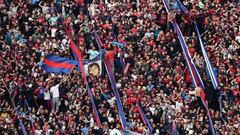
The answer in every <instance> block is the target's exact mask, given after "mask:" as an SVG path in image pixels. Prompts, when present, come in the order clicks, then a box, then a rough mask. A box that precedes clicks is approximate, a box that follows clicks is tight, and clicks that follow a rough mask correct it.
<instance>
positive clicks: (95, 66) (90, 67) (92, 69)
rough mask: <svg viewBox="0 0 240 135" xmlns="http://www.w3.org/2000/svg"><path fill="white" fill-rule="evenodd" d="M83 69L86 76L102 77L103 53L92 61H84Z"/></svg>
mask: <svg viewBox="0 0 240 135" xmlns="http://www.w3.org/2000/svg"><path fill="white" fill-rule="evenodd" d="M83 69H84V72H85V75H86V76H89V75H90V74H92V75H93V76H100V75H101V74H102V53H100V54H99V55H98V56H96V57H95V58H93V59H91V60H83Z"/></svg>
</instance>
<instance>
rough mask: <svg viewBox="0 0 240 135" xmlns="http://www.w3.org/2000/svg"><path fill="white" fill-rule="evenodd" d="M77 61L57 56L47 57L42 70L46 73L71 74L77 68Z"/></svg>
mask: <svg viewBox="0 0 240 135" xmlns="http://www.w3.org/2000/svg"><path fill="white" fill-rule="evenodd" d="M76 65H77V61H75V60H70V59H67V58H63V57H59V56H57V55H52V54H50V55H47V56H46V57H45V58H44V60H43V65H42V68H43V69H44V70H45V71H46V72H53V73H65V74H67V73H69V72H70V71H71V70H72V69H73V68H74V67H75V66H76Z"/></svg>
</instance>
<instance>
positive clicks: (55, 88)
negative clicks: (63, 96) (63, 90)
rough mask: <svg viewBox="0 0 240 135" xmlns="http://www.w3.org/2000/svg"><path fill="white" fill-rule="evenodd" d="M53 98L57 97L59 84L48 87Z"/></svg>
mask: <svg viewBox="0 0 240 135" xmlns="http://www.w3.org/2000/svg"><path fill="white" fill-rule="evenodd" d="M50 92H51V93H52V97H53V98H59V84H58V85H55V86H53V87H51V88H50Z"/></svg>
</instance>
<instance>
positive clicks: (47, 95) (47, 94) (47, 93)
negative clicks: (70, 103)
mask: <svg viewBox="0 0 240 135" xmlns="http://www.w3.org/2000/svg"><path fill="white" fill-rule="evenodd" d="M44 100H50V92H49V90H48V91H44Z"/></svg>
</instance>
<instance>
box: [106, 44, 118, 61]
mask: <svg viewBox="0 0 240 135" xmlns="http://www.w3.org/2000/svg"><path fill="white" fill-rule="evenodd" d="M116 52H117V48H116V47H114V50H112V51H107V52H106V54H105V59H108V60H109V61H110V62H113V61H114V55H115V54H116Z"/></svg>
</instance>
